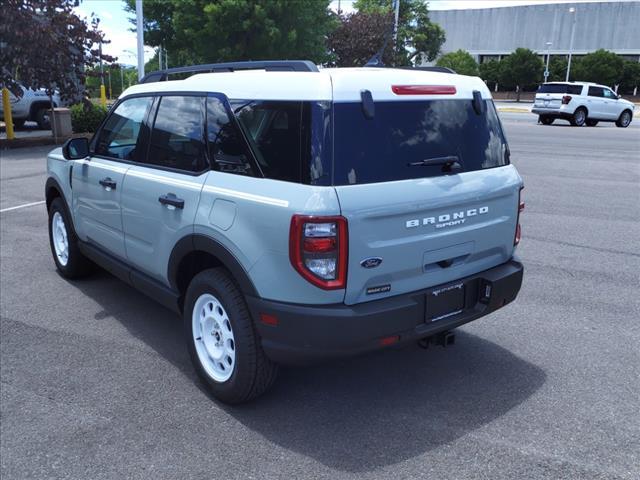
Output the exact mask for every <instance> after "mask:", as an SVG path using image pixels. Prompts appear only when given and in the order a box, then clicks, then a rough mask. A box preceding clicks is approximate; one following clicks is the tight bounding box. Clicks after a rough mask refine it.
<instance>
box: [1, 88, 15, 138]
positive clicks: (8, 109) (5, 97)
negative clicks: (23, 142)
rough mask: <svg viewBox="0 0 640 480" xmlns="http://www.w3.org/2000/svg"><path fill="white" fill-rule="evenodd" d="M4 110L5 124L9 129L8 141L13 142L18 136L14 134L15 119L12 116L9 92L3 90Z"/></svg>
mask: <svg viewBox="0 0 640 480" xmlns="http://www.w3.org/2000/svg"><path fill="white" fill-rule="evenodd" d="M2 108H3V110H4V124H5V125H6V127H5V128H6V129H7V140H13V139H14V138H16V135H15V134H14V133H13V117H12V116H11V101H10V100H9V90H7V89H6V88H3V89H2Z"/></svg>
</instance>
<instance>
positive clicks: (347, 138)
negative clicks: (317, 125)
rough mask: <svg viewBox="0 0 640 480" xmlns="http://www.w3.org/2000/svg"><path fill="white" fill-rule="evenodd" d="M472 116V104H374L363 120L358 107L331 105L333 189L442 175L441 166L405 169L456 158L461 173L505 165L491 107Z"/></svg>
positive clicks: (505, 154) (503, 146) (504, 145)
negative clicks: (373, 107) (431, 160)
mask: <svg viewBox="0 0 640 480" xmlns="http://www.w3.org/2000/svg"><path fill="white" fill-rule="evenodd" d="M484 102H485V106H486V108H485V109H484V112H482V113H476V111H475V110H474V108H473V103H472V101H471V100H431V101H419V102H415V101H402V102H376V104H375V116H374V117H373V118H372V119H367V118H365V116H364V115H363V112H362V105H361V103H359V102H356V103H336V104H335V105H334V125H335V128H334V167H333V168H334V185H348V184H356V183H357V184H362V183H373V182H388V181H395V180H405V179H412V178H423V177H432V176H438V175H443V172H442V166H438V165H430V166H424V165H419V166H416V165H413V166H412V165H410V164H412V163H414V164H415V163H420V162H422V161H424V160H429V159H436V158H443V157H457V161H458V163H459V164H461V166H462V168H461V170H460V172H470V171H474V170H482V169H487V168H493V167H500V166H503V165H506V164H508V163H509V158H508V152H509V150H508V147H507V143H506V141H505V138H504V136H503V133H502V128H501V125H500V121H499V120H498V115H497V113H496V110H495V107H494V105H493V102H492V101H490V100H485V101H484Z"/></svg>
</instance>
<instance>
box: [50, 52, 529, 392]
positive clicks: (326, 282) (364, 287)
mask: <svg viewBox="0 0 640 480" xmlns="http://www.w3.org/2000/svg"><path fill="white" fill-rule="evenodd" d="M186 70H188V71H189V72H191V73H193V72H194V71H203V70H204V71H211V72H215V73H199V74H195V75H191V76H189V77H188V78H186V79H184V80H177V81H164V80H166V79H167V77H168V76H169V75H170V74H173V73H180V74H183V75H184V74H185V71H186ZM156 80H157V81H156ZM47 165H48V172H49V178H48V180H47V183H46V201H47V207H48V211H49V232H50V242H51V251H52V254H53V258H54V260H55V264H56V267H57V268H58V270H59V271H60V273H61V274H62V275H63V276H64V277H68V278H74V277H78V276H81V275H84V274H86V273H87V272H89V271H90V270H91V267H92V265H93V264H98V265H100V266H102V267H104V268H106V269H107V270H108V271H110V272H111V273H113V274H114V275H116V276H118V277H120V278H121V279H123V280H124V281H125V282H127V283H129V284H131V285H133V286H134V287H137V288H138V289H140V290H141V291H142V292H144V293H146V294H147V295H149V296H151V297H152V298H154V299H156V300H158V301H159V302H161V303H162V304H164V305H166V306H167V307H169V308H171V309H172V310H174V311H175V312H177V313H179V314H181V315H182V316H183V318H184V330H185V334H186V340H187V343H188V347H189V351H190V353H191V357H192V360H193V364H194V366H195V368H196V370H197V372H198V374H199V375H200V377H201V378H202V379H203V381H204V383H205V384H206V385H207V386H208V387H209V389H210V390H211V392H212V393H213V395H214V396H215V397H217V398H218V399H220V400H222V401H224V402H228V403H239V402H243V401H247V400H249V399H251V398H254V397H256V396H257V395H260V394H261V393H262V392H264V391H265V390H266V389H267V388H268V387H269V386H270V385H271V384H272V383H273V381H274V379H275V377H276V372H277V365H278V364H304V363H308V362H312V361H317V360H322V359H327V358H335V357H340V356H345V355H353V354H359V353H362V352H367V351H372V350H376V349H381V348H388V347H391V346H398V345H403V344H407V343H408V342H415V341H421V342H422V343H423V344H425V343H428V342H429V341H433V342H436V343H441V344H446V343H449V342H451V340H452V338H453V337H452V335H451V334H450V333H449V332H450V331H451V330H452V329H454V328H456V327H458V326H460V325H462V324H464V323H467V322H470V321H472V320H475V319H477V318H480V317H482V316H483V315H486V314H488V313H490V312H492V311H494V310H496V309H498V308H500V307H502V306H504V305H505V304H507V303H509V302H511V301H512V300H514V299H515V297H516V295H517V293H518V291H519V289H520V285H521V282H522V273H523V268H522V265H521V263H520V262H519V261H518V260H517V259H516V258H515V257H514V251H515V248H516V245H517V244H518V242H519V240H520V225H519V217H520V212H521V211H522V209H523V208H524V204H523V203H522V202H521V199H520V194H521V190H522V180H521V178H520V176H519V175H518V173H517V171H516V169H515V167H514V166H513V165H511V164H510V161H509V148H508V146H507V143H506V140H505V137H504V133H503V131H502V127H501V124H500V121H499V119H498V116H497V113H496V110H495V108H494V105H493V102H492V100H491V96H490V93H489V91H488V90H487V88H486V86H485V84H484V83H483V82H482V80H480V79H479V78H475V77H465V76H461V75H455V74H448V73H438V72H428V71H414V70H402V69H387V68H354V69H325V70H320V71H318V69H317V68H316V67H315V65H313V64H311V63H310V62H305V61H294V62H249V63H239V64H223V65H220V64H218V65H207V66H200V67H191V68H190V69H176V70H171V71H165V72H158V73H154V74H152V76H150V77H148V78H146V79H145V81H144V82H143V83H141V84H140V85H136V86H134V87H131V88H130V89H128V90H127V91H125V92H124V93H123V94H122V96H121V97H120V99H119V100H118V102H117V103H116V104H115V105H114V106H113V108H112V109H111V111H110V113H109V115H108V116H107V118H106V120H105V121H104V123H103V124H102V126H101V127H100V128H99V130H98V131H97V133H96V134H95V136H94V138H93V139H92V140H91V142H87V140H86V139H73V140H70V141H68V142H67V143H66V144H65V145H64V146H63V147H62V148H61V149H56V150H54V151H52V152H51V153H50V154H49V157H48V163H47Z"/></svg>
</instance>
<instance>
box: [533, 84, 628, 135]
mask: <svg viewBox="0 0 640 480" xmlns="http://www.w3.org/2000/svg"><path fill="white" fill-rule="evenodd" d="M633 108H634V105H633V103H631V102H629V101H627V100H623V99H622V98H620V96H619V95H617V94H616V93H615V92H614V91H613V90H611V89H610V88H609V87H606V86H604V85H598V84H596V83H586V82H554V83H544V84H542V85H540V87H538V92H537V93H536V99H535V103H534V104H533V109H532V110H531V112H532V113H535V114H537V115H538V121H539V122H540V123H542V124H544V125H551V124H552V123H553V121H554V120H555V119H556V118H562V119H564V120H568V121H569V123H571V125H573V126H576V127H581V126H582V125H584V124H585V123H586V124H587V126H589V127H595V126H596V125H597V124H598V122H616V126H618V127H622V128H626V127H628V126H629V124H630V123H631V119H632V118H633Z"/></svg>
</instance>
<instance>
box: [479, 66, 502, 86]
mask: <svg viewBox="0 0 640 480" xmlns="http://www.w3.org/2000/svg"><path fill="white" fill-rule="evenodd" d="M501 68H502V67H501V65H500V62H499V61H498V60H489V61H487V62H483V63H481V64H480V65H479V67H478V70H479V73H480V78H482V80H484V81H485V82H486V83H487V86H488V87H489V88H491V89H493V88H494V87H495V85H496V84H497V83H499V82H500V72H501Z"/></svg>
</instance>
